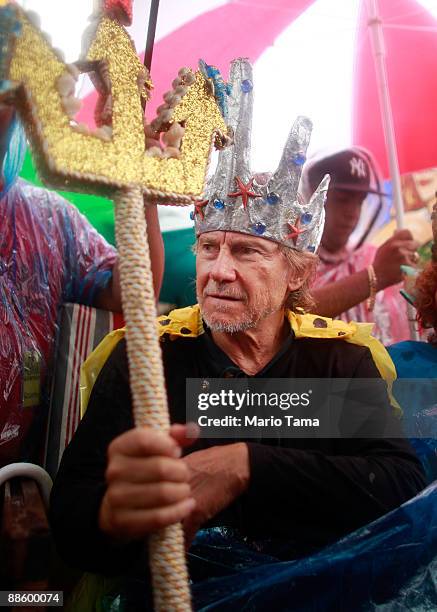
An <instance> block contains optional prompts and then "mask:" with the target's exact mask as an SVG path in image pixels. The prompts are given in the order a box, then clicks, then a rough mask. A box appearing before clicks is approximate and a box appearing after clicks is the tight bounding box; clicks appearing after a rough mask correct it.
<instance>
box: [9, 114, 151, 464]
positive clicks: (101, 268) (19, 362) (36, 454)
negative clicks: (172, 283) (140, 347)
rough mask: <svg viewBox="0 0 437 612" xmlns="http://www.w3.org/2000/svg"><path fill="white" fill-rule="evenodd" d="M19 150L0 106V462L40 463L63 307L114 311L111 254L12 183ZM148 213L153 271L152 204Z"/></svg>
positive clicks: (73, 218) (95, 237)
mask: <svg viewBox="0 0 437 612" xmlns="http://www.w3.org/2000/svg"><path fill="white" fill-rule="evenodd" d="M25 147H26V142H25V137H24V132H23V130H22V127H21V125H20V123H19V122H18V120H17V119H16V118H15V112H14V110H13V108H11V107H10V106H6V105H2V106H1V108H0V164H3V166H2V179H3V183H2V186H1V189H0V215H1V219H2V233H1V239H0V249H1V255H0V269H1V274H0V296H1V304H0V308H1V317H0V465H4V464H6V463H11V462H14V461H20V460H21V461H25V460H27V461H35V462H39V461H40V460H41V452H42V445H43V442H44V426H45V422H46V417H47V410H46V407H47V401H48V398H47V393H48V390H47V377H48V373H49V371H50V364H51V359H52V358H53V350H54V344H55V338H56V332H57V317H58V311H59V307H60V306H61V305H62V303H63V302H77V303H80V304H86V305H93V306H96V307H98V308H103V309H107V310H114V311H120V310H121V301H120V289H119V283H118V272H117V264H116V261H117V254H116V251H115V249H114V248H112V247H111V246H110V245H108V244H107V243H106V241H105V240H104V239H103V238H102V237H101V236H100V235H99V234H98V233H97V232H96V231H95V229H94V228H92V227H91V225H90V224H89V223H88V222H87V220H86V219H85V218H84V217H83V216H82V215H81V214H79V212H78V211H77V210H76V208H75V207H74V206H72V205H71V204H69V203H68V202H66V201H65V200H64V199H63V198H61V197H60V196H58V195H57V194H56V193H54V192H51V191H47V190H45V189H40V188H37V187H35V186H33V185H30V184H28V183H26V182H25V181H23V180H21V179H19V178H17V175H18V173H19V171H20V169H21V165H22V161H23V157H24V151H25ZM147 214H148V215H149V220H150V221H151V228H152V230H153V232H152V233H153V236H154V243H153V244H152V259H153V261H154V264H155V269H156V270H158V268H159V260H161V261H162V255H160V249H161V250H162V242H161V241H160V239H159V240H157V238H156V236H159V232H158V231H157V227H159V226H158V222H157V217H156V207H154V210H152V211H151V212H149V213H147ZM153 223H155V226H154V227H153ZM160 274H161V276H162V272H161V273H160V272H159V271H157V276H159V275H160ZM157 282H158V284H159V283H160V281H159V280H158V279H157ZM158 291H159V289H158Z"/></svg>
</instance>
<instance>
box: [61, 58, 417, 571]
mask: <svg viewBox="0 0 437 612" xmlns="http://www.w3.org/2000/svg"><path fill="white" fill-rule="evenodd" d="M244 62H245V60H236V62H234V66H235V64H236V63H237V66H236V68H237V69H238V74H239V78H240V79H241V80H247V79H248V78H250V77H251V75H247V72H246V71H245V64H244ZM241 63H243V66H241ZM231 74H232V73H231ZM234 75H235V71H234ZM245 90H246V91H245ZM245 90H243V88H240V87H239V83H238V81H237V82H236V83H235V84H234V86H233V92H235V95H236V96H239V95H240V96H241V95H246V93H247V87H246V88H245ZM240 92H243V94H241V93H240ZM245 102H247V100H245ZM234 103H235V105H236V106H237V107H238V104H237V102H235V101H234ZM230 106H231V110H230V114H231V120H232V118H235V116H237V117H238V116H239V113H238V112H237V109H236V111H235V114H234V113H233V109H232V101H231V102H230ZM242 123H244V122H242V121H240V122H239V123H238V125H236V122H235V123H234V125H235V126H236V127H235V129H234V133H235V142H236V143H237V146H236V148H237V149H238V151H239V152H240V154H241V157H235V156H234V152H233V151H232V150H231V151H226V150H225V151H223V152H221V153H220V156H219V163H218V168H217V172H216V175H215V176H216V178H217V180H216V181H215V180H212V181H211V182H210V183H209V186H208V197H207V199H206V200H205V201H203V202H201V203H198V204H197V205H196V212H197V214H196V234H197V236H198V243H197V258H196V269H197V281H196V282H197V295H198V300H199V305H198V306H196V307H193V308H185V309H181V310H176V311H173V312H172V313H170V315H169V316H168V317H161V318H160V319H159V328H160V337H161V341H162V357H163V363H164V370H165V378H166V384H167V395H168V399H169V410H170V416H171V421H172V423H173V425H172V427H171V429H170V431H169V433H158V432H156V431H154V430H152V429H150V428H148V427H141V428H133V420H132V415H131V397H130V391H129V377H128V367H127V359H126V348H125V342H124V340H122V341H120V342H119V343H118V344H117V345H116V347H115V350H114V351H113V353H112V354H111V356H110V357H109V359H108V361H107V362H106V364H105V365H104V367H103V369H102V370H101V373H100V375H99V377H98V380H97V382H96V384H95V386H94V388H93V391H92V394H91V397H90V404H89V406H88V408H87V411H86V413H85V416H84V418H83V420H82V422H81V424H80V425H79V428H78V430H77V432H76V435H75V436H74V438H73V440H72V442H71V444H70V446H69V447H68V448H67V449H66V451H65V453H64V456H63V460H62V463H61V467H60V471H59V473H58V477H57V480H56V482H55V485H54V489H53V493H52V499H51V524H52V529H53V533H54V537H55V541H56V544H57V547H58V551H59V552H60V554H61V555H62V556H63V557H64V559H65V560H66V561H67V562H68V563H69V564H71V565H74V566H77V567H80V568H82V569H84V570H88V571H92V572H98V573H103V574H107V575H116V574H123V575H124V576H128V575H134V574H135V573H136V571H137V570H138V568H140V570H139V571H140V572H141V571H144V566H143V567H142V564H144V563H145V561H144V550H145V547H144V539H145V538H147V536H148V535H149V534H151V533H153V532H155V531H156V530H158V529H161V528H163V527H165V526H167V525H171V524H172V523H175V522H177V521H183V525H184V528H185V534H186V542H187V546H188V545H189V544H190V542H191V540H192V538H193V537H194V535H195V534H196V532H197V530H198V529H199V528H201V527H202V526H205V525H208V526H214V525H215V526H227V527H231V528H234V529H236V530H237V531H238V532H239V533H240V534H241V535H242V536H243V537H244V538H247V540H248V541H255V540H258V539H260V538H261V539H266V538H269V539H270V540H272V539H273V540H276V541H278V540H280V541H281V542H282V543H287V545H288V550H287V553H286V555H287V556H289V557H295V556H300V555H303V554H306V553H307V552H308V551H311V550H314V548H318V547H320V546H323V545H325V544H326V543H328V542H332V541H333V540H335V539H336V538H338V537H340V536H342V535H343V534H345V533H347V532H349V531H352V530H353V529H355V528H357V527H358V526H360V525H363V524H365V523H367V522H369V521H371V520H373V519H375V518H376V517H378V516H380V515H382V514H384V513H385V512H387V511H389V510H390V509H392V508H394V507H396V506H397V505H399V504H401V503H402V502H403V501H405V500H406V499H408V498H409V497H411V496H414V495H415V494H416V492H418V491H419V490H420V489H421V488H422V487H423V486H424V477H423V473H422V469H421V467H420V464H419V462H418V460H417V458H416V457H415V455H414V453H413V452H412V450H411V448H410V447H409V445H408V443H407V442H406V441H405V440H404V439H402V438H401V437H399V438H397V439H381V438H379V439H377V438H373V437H372V436H370V437H367V438H365V439H364V438H345V439H311V440H309V439H308V440H304V439H292V438H287V437H285V436H281V435H279V434H278V432H272V434H273V436H274V435H276V437H275V438H273V437H268V438H262V437H261V438H259V439H254V440H247V439H244V438H241V436H239V435H238V431H237V432H236V433H235V434H234V436H235V437H234V438H233V439H232V440H226V439H208V438H199V439H198V440H196V441H195V442H194V444H191V445H190V442H192V440H190V439H189V437H190V432H189V428H190V426H189V425H186V424H184V423H185V421H186V408H187V407H186V403H185V384H186V379H187V378H193V377H194V378H221V377H224V378H229V377H237V378H240V377H246V378H248V379H250V378H252V377H254V378H257V379H267V378H299V377H302V378H306V377H313V378H325V377H334V378H335V377H345V378H354V377H360V378H368V377H370V378H375V377H379V376H380V374H379V369H378V368H380V369H381V371H382V370H383V369H384V366H383V364H382V362H379V364H378V367H377V366H376V365H375V362H374V360H373V357H372V353H371V351H372V350H374V348H375V344H378V343H376V341H374V340H370V338H368V341H369V342H368V345H369V347H371V350H369V348H367V346H366V342H367V340H366V341H364V343H363V338H364V336H365V332H364V330H361V332H360V333H356V331H357V329H356V327H355V326H353V325H352V326H349V325H346V324H345V323H343V322H333V321H330V320H328V319H323V318H321V317H318V316H312V315H306V316H302V315H299V314H295V313H296V311H297V312H300V311H299V308H301V307H307V306H308V303H309V301H310V299H309V298H310V296H309V294H308V287H309V284H310V282H311V277H312V275H313V273H314V270H315V266H316V262H317V258H316V256H315V255H314V254H313V253H312V252H311V251H313V248H317V237H318V236H320V232H321V228H322V224H323V206H324V193H323V186H322V188H321V190H320V191H319V192H318V193H317V194H316V195H315V196H314V198H313V199H312V200H311V203H310V204H309V205H308V206H307V207H306V208H305V209H302V206H301V204H300V202H299V201H298V200H297V199H296V197H295V196H296V189H297V184H298V177H299V175H300V171H301V165H300V164H299V161H300V157H297V156H296V155H295V153H293V152H295V151H301V150H302V149H303V150H305V148H306V146H307V143H308V139H309V130H310V125H309V122H308V120H306V119H304V118H300V119H299V120H298V121H297V122H296V124H295V126H293V129H292V132H291V134H290V137H289V141H288V143H287V145H286V152H287V155H284V158H283V161H282V162H281V164H280V168H279V169H278V171H277V172H276V173H275V174H274V175H273V176H272V178H271V179H270V180H269V181H268V183H266V184H265V185H260V184H258V183H256V182H254V181H253V180H252V178H251V175H250V174H248V172H247V168H246V169H245V168H244V167H243V165H244V164H245V163H247V159H248V157H249V156H248V155H247V151H246V150H244V145H245V144H246V145H247V139H245V136H247V133H246V132H245V129H244V126H242ZM231 125H232V121H231ZM292 153H293V156H294V157H293V159H294V161H292V162H291V163H290V158H291V154H292ZM225 166H226V168H227V172H225V171H224V167H225ZM224 177H226V178H224ZM284 177H285V178H284ZM293 193H294V197H293ZM255 194H257V195H255ZM268 197H269V198H270V200H271V203H267V202H266V198H268ZM261 219H262V221H261ZM296 219H298V220H299V221H300V222H301V224H302V225H300V224H299V223H297V221H296ZM303 226H304V227H303ZM361 333H362V334H364V335H361ZM359 336H360V337H361V339H360V338H359ZM330 338H331V339H330ZM343 338H347V342H345V341H343ZM378 346H379V345H378ZM380 349H381V350H382V352H383V353H384V354H385V352H384V350H383V349H382V347H380ZM386 365H388V367H390V366H389V364H387V363H386ZM366 409H367V406H366ZM368 410H369V414H370V413H372V414H373V415H375V414H376V421H375V422H374V423H373V425H372V431H373V432H374V433H375V434H376V433H377V431H378V429H380V427H381V426H382V424H383V423H385V424H386V423H387V422H388V421H389V422H390V423H391V425H392V426H393V427H394V429H396V428H397V425H396V419H395V417H394V416H393V412H392V408H391V406H390V405H389V402H388V399H387V394H386V392H383V393H382V394H381V395H378V396H374V397H373V399H372V405H370V404H369V406H368ZM373 427H375V429H373Z"/></svg>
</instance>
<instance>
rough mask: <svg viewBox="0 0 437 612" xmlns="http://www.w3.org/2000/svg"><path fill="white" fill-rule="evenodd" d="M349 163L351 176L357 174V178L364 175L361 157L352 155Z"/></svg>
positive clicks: (364, 168) (363, 164)
mask: <svg viewBox="0 0 437 612" xmlns="http://www.w3.org/2000/svg"><path fill="white" fill-rule="evenodd" d="M349 163H350V166H351V176H355V175H357V176H358V177H359V178H365V177H366V164H365V163H364V160H363V159H361V157H352V158H351V159H350V160H349Z"/></svg>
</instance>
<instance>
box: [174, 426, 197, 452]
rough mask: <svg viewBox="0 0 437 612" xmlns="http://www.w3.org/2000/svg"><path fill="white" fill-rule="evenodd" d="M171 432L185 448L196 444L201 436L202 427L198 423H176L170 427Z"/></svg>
mask: <svg viewBox="0 0 437 612" xmlns="http://www.w3.org/2000/svg"><path fill="white" fill-rule="evenodd" d="M169 433H170V436H171V437H172V438H173V439H174V440H175V441H176V442H177V443H178V444H179V446H180V447H181V448H185V447H187V446H191V445H192V444H194V442H195V441H196V440H197V438H198V437H199V433H200V429H199V427H198V425H196V423H186V424H185V425H181V424H179V423H175V424H174V425H172V426H171V427H170V431H169Z"/></svg>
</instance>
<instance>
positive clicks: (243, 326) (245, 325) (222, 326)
mask: <svg viewBox="0 0 437 612" xmlns="http://www.w3.org/2000/svg"><path fill="white" fill-rule="evenodd" d="M203 320H204V321H205V323H206V324H207V325H208V327H209V329H210V330H211V331H212V332H226V333H227V334H236V333H238V332H242V331H246V330H247V329H253V328H254V327H256V325H257V323H258V321H240V322H239V323H231V322H229V323H213V322H211V321H208V317H205V316H203Z"/></svg>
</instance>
